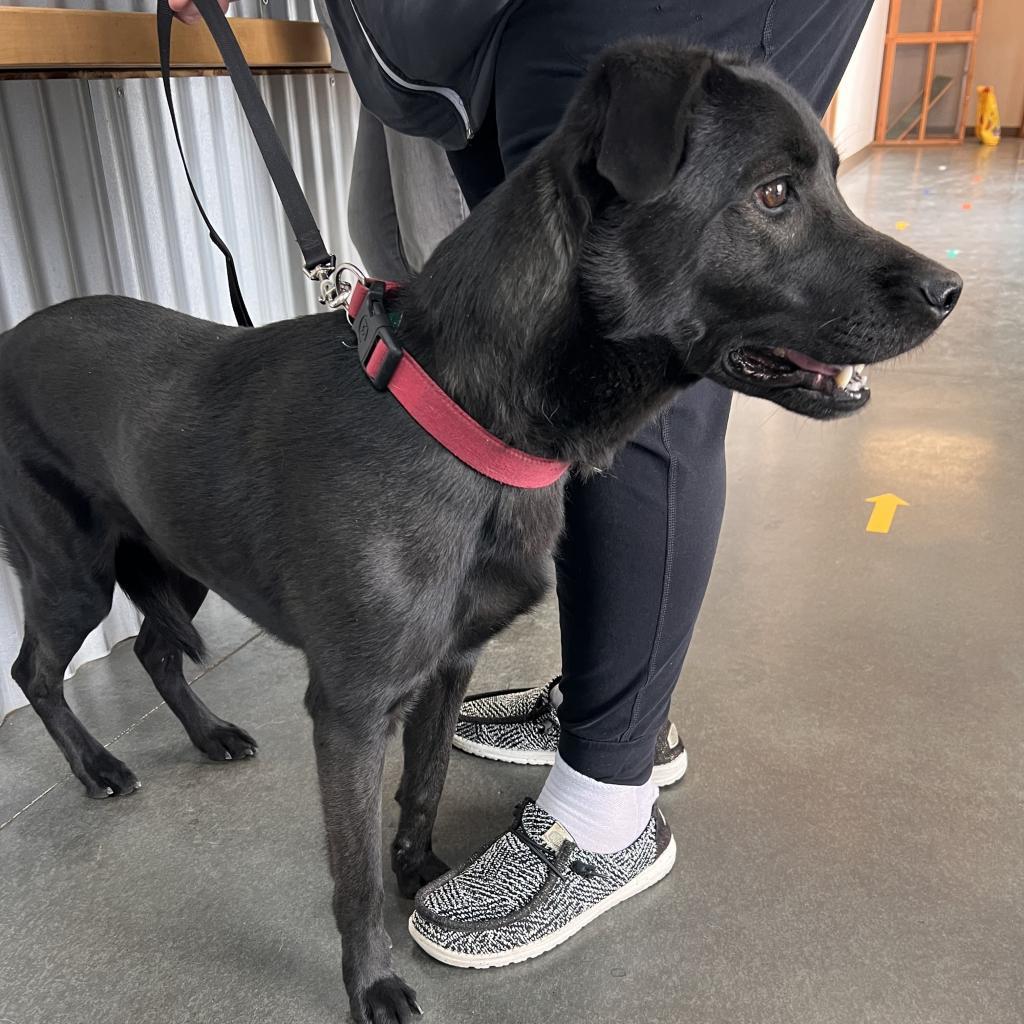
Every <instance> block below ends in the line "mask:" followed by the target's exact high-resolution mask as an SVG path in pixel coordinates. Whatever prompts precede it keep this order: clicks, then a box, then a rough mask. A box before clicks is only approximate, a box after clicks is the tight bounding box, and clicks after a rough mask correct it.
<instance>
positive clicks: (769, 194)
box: [754, 178, 789, 210]
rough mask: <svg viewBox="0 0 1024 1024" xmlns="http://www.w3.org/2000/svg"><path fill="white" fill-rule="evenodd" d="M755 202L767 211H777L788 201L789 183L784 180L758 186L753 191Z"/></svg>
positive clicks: (779, 179)
mask: <svg viewBox="0 0 1024 1024" xmlns="http://www.w3.org/2000/svg"><path fill="white" fill-rule="evenodd" d="M754 195H756V196H757V201H758V202H759V203H760V204H761V205H762V206H763V207H765V209H768V210H777V209H778V208H779V207H780V206H784V205H785V204H786V200H787V199H789V182H788V181H786V179H785V178H777V179H776V180H775V181H769V182H768V184H767V185H759V186H758V187H757V188H756V189H755V190H754Z"/></svg>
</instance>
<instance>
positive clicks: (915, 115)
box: [885, 43, 928, 142]
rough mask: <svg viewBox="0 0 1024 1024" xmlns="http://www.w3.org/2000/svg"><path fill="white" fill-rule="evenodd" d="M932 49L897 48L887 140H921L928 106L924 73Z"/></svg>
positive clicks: (912, 45)
mask: <svg viewBox="0 0 1024 1024" xmlns="http://www.w3.org/2000/svg"><path fill="white" fill-rule="evenodd" d="M927 66H928V47H927V46H926V45H924V44H919V43H914V44H905V45H901V46H897V47H896V57H895V59H894V61H893V68H892V91H891V92H890V93H889V109H888V110H887V111H886V121H885V124H886V130H885V137H886V138H887V139H890V140H892V141H894V142H895V141H897V140H898V139H904V140H907V139H910V138H916V137H917V129H918V126H919V124H920V121H921V108H922V106H923V105H924V73H925V71H926V70H927Z"/></svg>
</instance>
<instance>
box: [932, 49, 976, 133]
mask: <svg viewBox="0 0 1024 1024" xmlns="http://www.w3.org/2000/svg"><path fill="white" fill-rule="evenodd" d="M968 53H969V47H968V45H967V43H943V44H942V45H940V46H937V47H936V48H935V71H934V73H933V75H932V89H931V97H932V98H931V104H930V106H929V108H928V127H927V129H926V131H925V134H926V136H927V137H928V138H929V139H932V138H943V137H948V136H954V135H959V134H960V108H961V105H962V102H963V98H964V79H965V77H966V75H967V57H968Z"/></svg>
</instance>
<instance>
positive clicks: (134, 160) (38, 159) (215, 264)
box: [0, 0, 358, 720]
mask: <svg viewBox="0 0 1024 1024" xmlns="http://www.w3.org/2000/svg"><path fill="white" fill-rule="evenodd" d="M6 2H7V3H12V2H13V3H15V4H17V3H19V2H20V0H6ZM48 6H60V7H65V6H66V7H104V8H106V9H109V10H145V11H152V10H153V9H154V7H155V4H154V3H152V2H151V0H107V2H105V3H101V4H96V3H93V2H87V0H70V2H67V3H52V4H49V5H48ZM232 9H233V12H234V13H238V14H244V15H247V16H250V17H253V16H269V17H279V18H283V17H288V16H292V17H295V18H297V19H302V20H311V19H312V18H313V13H312V11H313V8H312V4H311V2H310V0H272V2H271V4H270V5H269V6H264V5H263V4H262V3H261V2H260V0H243V2H242V3H240V4H233V5H232ZM154 32H155V27H154ZM259 83H260V89H261V91H262V93H263V97H264V99H265V100H266V102H267V105H268V107H269V108H270V112H271V115H272V116H273V118H274V121H275V123H276V124H277V126H278V130H279V131H280V133H281V136H282V138H283V139H284V142H285V147H286V149H287V150H288V152H289V154H290V155H291V158H292V161H293V163H294V165H295V170H296V173H297V174H298V177H299V180H300V182H302V185H303V187H304V189H305V192H306V196H307V198H308V199H309V201H310V204H311V205H312V207H313V210H314V212H315V214H316V216H317V219H318V221H319V223H320V228H321V231H322V232H323V235H324V240H325V242H326V243H327V245H328V247H329V248H331V249H332V250H333V251H334V252H335V253H336V254H337V255H338V257H339V259H349V260H351V259H354V258H355V252H354V250H353V248H352V245H351V242H350V240H349V235H348V230H347V226H346V222H345V203H346V196H347V193H348V182H349V175H350V168H351V157H352V149H353V145H354V142H355V130H356V123H357V111H358V103H357V100H356V97H355V93H354V90H353V89H352V87H351V83H350V81H349V79H348V77H347V76H346V75H343V74H339V75H333V74H332V75H327V74H312V75H282V76H265V77H263V76H261V77H260V78H259ZM173 88H174V94H175V103H176V105H177V108H178V118H179V123H180V124H181V127H182V135H183V139H184V144H185V150H186V152H187V153H188V155H189V163H190V166H191V168H192V173H193V176H194V178H195V180H196V182H197V186H198V188H199V191H200V194H201V195H202V197H203V201H204V204H205V205H206V208H207V210H208V212H209V213H210V216H211V218H212V220H213V222H214V224H215V226H216V227H217V229H218V230H219V231H220V233H221V235H222V237H223V238H224V239H225V240H226V241H227V243H228V245H229V246H231V248H232V250H233V251H234V254H235V258H236V261H237V263H238V265H239V272H240V275H241V280H242V285H243V289H244V292H245V298H246V301H247V303H248V306H249V311H250V313H251V314H252V317H253V320H254V321H255V322H256V323H265V322H267V321H270V320H276V319H282V318H285V317H291V316H296V315H298V314H300V313H307V312H315V311H316V310H317V309H318V308H319V307H318V306H317V305H316V301H315V290H314V288H313V286H312V284H310V283H309V282H308V281H307V280H306V278H305V277H304V276H303V274H302V272H301V262H302V261H301V257H300V255H299V251H298V247H297V246H296V245H295V241H294V239H293V238H292V236H291V233H290V229H289V228H288V226H287V222H286V221H285V219H284V215H283V213H282V212H281V209H280V204H279V202H278V200H277V196H276V193H275V192H274V191H273V186H272V185H271V183H270V179H269V178H268V177H267V174H266V171H265V169H264V166H263V162H262V159H261V158H260V156H259V151H258V150H257V148H256V144H255V143H254V142H253V140H252V136H251V134H250V131H249V126H248V123H247V122H246V121H245V117H244V115H243V114H242V112H241V109H240V108H239V107H238V105H237V102H236V100H235V95H234V90H233V88H232V86H231V82H230V79H228V78H226V77H218V78H176V79H174V82H173ZM100 292H116V293H120V294H123V295H134V296H137V297H139V298H144V299H149V300H151V301H153V302H159V303H162V304H163V305H167V306H172V307H174V308H176V309H180V310H182V311H184V312H187V313H192V314H194V315H196V316H203V317H208V318H210V319H213V320H220V321H223V322H226V323H233V322H234V319H233V317H232V313H231V306H230V303H229V301H228V297H227V289H226V287H225V284H224V274H223V262H222V260H221V257H220V255H219V254H218V253H217V252H216V250H215V249H214V248H213V247H212V246H211V245H210V242H209V240H208V239H207V236H206V229H205V227H204V226H203V223H202V221H201V220H200V218H199V215H198V213H197V212H196V210H195V207H194V205H193V203H192V197H191V195H190V194H189V192H188V186H187V184H186V182H185V178H184V174H183V172H182V169H181V165H180V162H179V159H178V154H177V150H176V149H175V146H174V140H173V136H172V134H171V128H170V121H169V119H168V116H167V112H166V109H165V106H164V100H163V93H162V84H161V82H160V80H159V79H152V78H150V79H120V80H114V79H95V80H75V79H66V80H52V81H28V80H26V81H0V331H3V330H6V329H7V328H8V327H10V326H12V325H13V324H15V323H17V322H18V321H19V320H21V319H23V318H24V317H25V316H27V315H28V314H29V313H32V312H33V311H35V310H37V309H41V308H43V307H44V306H48V305H50V304H51V303H54V302H59V301H61V300H63V299H67V298H71V297H72V296H76V295H87V294H95V293H100ZM334 315H337V314H334ZM14 588H15V582H14V578H13V576H12V574H11V573H10V571H9V570H8V569H7V567H6V566H4V565H3V564H2V563H0V618H2V620H3V621H0V720H2V718H3V715H4V714H5V713H6V712H7V711H9V710H11V708H12V707H14V706H17V705H18V704H20V703H23V700H22V695H21V692H20V691H19V690H18V689H17V688H16V687H15V686H14V684H13V681H11V680H10V679H9V677H8V675H7V671H8V668H9V666H10V664H11V662H12V661H13V659H14V657H15V655H16V653H17V644H18V643H20V623H19V622H18V621H17V620H18V619H20V611H19V605H18V602H17V599H16V596H15V590H14ZM117 610H118V612H119V614H120V615H121V617H122V619H124V621H121V620H118V621H116V622H114V621H113V619H112V620H111V621H112V622H113V625H114V626H116V627H117V628H116V629H115V630H114V632H113V633H110V635H109V636H106V640H104V636H105V634H102V631H98V632H97V634H96V635H97V637H99V640H98V641H96V643H94V647H93V653H92V656H93V657H95V656H97V655H98V654H100V653H102V650H104V649H106V647H108V646H109V643H110V642H112V641H113V640H115V639H118V638H119V637H120V636H124V635H126V634H127V633H130V632H132V627H131V623H130V622H128V619H127V618H126V616H127V617H131V615H132V614H133V613H131V612H129V611H127V610H126V609H125V608H124V607H123V606H119V607H118V609H117ZM108 625H109V624H108Z"/></svg>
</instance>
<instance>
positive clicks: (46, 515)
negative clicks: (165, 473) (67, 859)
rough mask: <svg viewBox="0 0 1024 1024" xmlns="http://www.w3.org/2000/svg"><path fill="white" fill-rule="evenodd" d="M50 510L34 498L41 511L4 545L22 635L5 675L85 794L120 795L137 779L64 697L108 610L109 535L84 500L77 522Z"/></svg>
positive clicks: (131, 788)
mask: <svg viewBox="0 0 1024 1024" xmlns="http://www.w3.org/2000/svg"><path fill="white" fill-rule="evenodd" d="M55 511H56V510H55V509H54V507H53V506H52V505H51V506H50V507H46V506H43V505H39V506H36V508H35V509H34V510H33V512H34V514H38V515H39V516H40V519H38V520H36V521H35V522H34V524H33V525H31V526H30V525H29V524H28V523H26V524H25V527H26V528H25V530H24V531H21V533H20V536H18V539H17V540H16V541H14V542H13V543H10V545H9V547H10V553H11V555H12V562H13V564H14V567H15V570H16V572H17V573H18V576H19V577H20V579H21V585H22V596H23V598H24V605H25V637H24V641H23V643H22V645H21V651H20V653H19V654H18V657H17V659H16V660H15V662H14V665H13V666H12V668H11V675H12V676H13V677H14V680H15V682H17V684H18V685H19V686H20V687H21V688H22V690H23V691H24V693H25V696H26V697H27V698H28V701H29V703H30V704H31V705H32V707H33V708H35V710H36V713H37V714H38V715H39V717H40V718H41V719H42V721H43V725H45V726H46V730H47V732H49V734H50V735H51V736H52V737H53V738H54V740H55V741H56V743H57V746H58V747H60V749H61V752H62V753H63V754H64V757H65V758H66V759H67V762H68V764H69V765H70V766H71V770H72V771H73V772H74V773H75V775H76V776H77V777H78V779H79V780H80V781H81V783H82V785H84V786H85V789H86V792H87V793H88V794H89V796H91V797H97V798H100V797H107V796H123V795H127V794H129V793H133V792H134V791H135V790H136V789H137V788H138V786H139V783H138V781H137V780H136V778H135V776H134V775H133V774H132V771H131V769H130V768H129V767H128V766H127V765H126V764H124V762H122V761H121V760H119V759H118V758H117V757H115V756H114V755H113V754H112V753H111V752H110V751H109V750H107V749H106V748H105V747H104V746H103V745H102V744H101V743H100V742H99V741H98V740H97V739H96V738H95V737H94V736H92V734H91V733H90V732H89V731H88V730H87V729H86V728H85V726H84V725H82V723H81V722H80V721H79V720H78V718H76V717H75V714H74V712H72V710H71V708H70V707H68V704H67V701H66V700H65V698H64V672H65V670H66V669H67V667H68V663H69V662H70V661H71V659H72V658H73V657H74V656H75V653H76V652H77V651H78V648H79V647H81V645H82V641H83V640H85V638H86V637H87V636H88V635H89V633H90V632H91V631H92V630H93V629H94V628H95V627H96V626H98V625H99V624H100V622H101V621H102V620H103V618H104V617H105V616H106V614H107V612H109V611H110V605H111V601H112V599H113V594H114V564H113V563H114V559H113V554H114V552H113V541H112V539H110V538H109V537H106V536H104V534H103V530H102V527H101V526H98V525H97V524H95V523H92V522H89V521H87V520H88V517H87V516H85V515H84V508H83V510H82V511H83V521H81V522H79V523H77V524H72V523H70V522H69V521H67V520H66V519H65V518H64V517H62V516H59V515H55V514H54V513H55ZM44 520H45V528H44V529H43V530H40V529H39V526H41V525H43V521H44ZM58 520H60V522H58ZM58 525H60V526H61V532H60V534H59V535H58V534H57V533H56V532H54V528H56V527H57V526H58ZM33 527H34V528H33ZM13 535H14V533H13V531H12V536H13ZM30 539H31V540H32V547H31V548H29V547H28V543H27V542H28V541H29V540H30Z"/></svg>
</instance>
